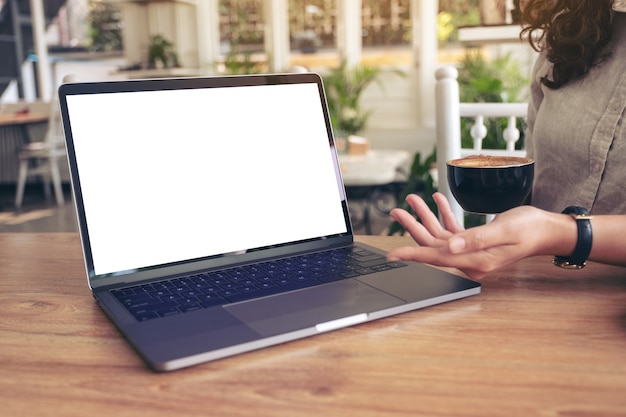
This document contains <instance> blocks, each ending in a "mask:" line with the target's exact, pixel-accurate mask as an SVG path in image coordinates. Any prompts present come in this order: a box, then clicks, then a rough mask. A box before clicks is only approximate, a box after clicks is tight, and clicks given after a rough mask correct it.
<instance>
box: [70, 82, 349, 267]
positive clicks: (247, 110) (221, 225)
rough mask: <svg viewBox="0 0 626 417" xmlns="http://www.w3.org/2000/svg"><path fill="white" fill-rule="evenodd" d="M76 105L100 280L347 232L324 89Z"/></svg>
mask: <svg viewBox="0 0 626 417" xmlns="http://www.w3.org/2000/svg"><path fill="white" fill-rule="evenodd" d="M67 106H68V114H69V118H70V124H71V129H72V137H73V143H74V149H75V153H76V160H77V169H78V173H79V178H80V185H81V191H82V198H83V203H84V204H83V205H84V210H85V215H86V226H87V231H88V233H89V241H90V245H91V249H92V255H93V265H94V272H95V273H96V274H97V275H101V274H111V273H113V274H115V273H120V272H123V271H130V270H135V269H136V268H143V267H150V266H155V265H162V264H168V263H172V262H178V261H183V260H190V259H197V258H202V257H207V256H213V255H219V254H224V253H230V252H237V251H243V250H247V249H253V248H260V247H265V246H270V245H276V244H281V243H285V242H294V241H301V240H306V239H312V238H316V237H322V236H329V235H334V234H340V233H345V232H347V226H346V221H345V218H344V214H343V210H342V200H343V199H344V196H343V195H342V194H341V193H342V187H341V186H340V184H339V183H338V181H337V176H336V172H335V170H336V168H335V166H334V164H333V159H332V157H331V154H330V152H332V150H331V147H330V145H329V141H328V133H327V130H326V124H325V121H324V115H323V112H322V107H321V104H320V97H319V92H318V88H317V85H316V84H315V83H311V84H285V85H261V86H246V87H228V88H204V89H188V90H164V91H143V92H122V93H104V94H85V95H69V96H68V97H67Z"/></svg>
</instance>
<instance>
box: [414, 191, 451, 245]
mask: <svg viewBox="0 0 626 417" xmlns="http://www.w3.org/2000/svg"><path fill="white" fill-rule="evenodd" d="M406 202H407V203H408V204H409V206H411V207H412V208H413V210H415V213H416V214H417V216H418V217H419V218H420V219H421V220H422V224H423V225H424V227H425V228H426V229H427V230H428V231H429V232H430V234H431V235H432V236H433V237H435V238H438V239H447V238H448V237H450V235H451V233H450V232H448V231H447V230H446V229H444V228H443V226H442V225H441V223H440V222H439V219H438V218H437V216H436V215H435V213H433V212H432V211H431V210H430V207H428V204H426V202H425V201H424V200H423V199H422V198H421V197H419V196H417V195H415V194H409V195H408V196H407V198H406Z"/></svg>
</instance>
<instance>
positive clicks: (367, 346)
mask: <svg viewBox="0 0 626 417" xmlns="http://www.w3.org/2000/svg"><path fill="white" fill-rule="evenodd" d="M359 240H362V241H366V242H368V243H372V244H374V245H376V246H379V247H381V248H383V249H390V248H392V247H395V246H398V245H404V244H407V243H410V242H411V241H410V240H408V239H406V238H400V237H378V236H367V237H359ZM549 261H550V259H549V258H548V257H538V258H531V259H528V260H524V261H521V262H519V263H517V264H515V265H513V266H511V267H509V268H506V269H503V270H501V271H498V272H496V273H493V274H491V275H489V276H488V277H486V278H484V279H483V280H482V282H483V285H484V286H483V293H482V294H481V295H478V296H473V297H470V298H466V299H463V300H458V301H454V302H451V303H447V304H442V305H438V306H433V307H429V308H426V309H423V310H418V311H415V312H411V313H406V314H402V315H400V316H396V317H391V318H386V319H383V320H378V321H375V322H371V323H365V324H361V325H358V326H355V327H351V328H348V329H342V330H338V331H335V332H331V333H326V334H322V335H318V336H315V337H311V338H307V339H304V340H299V341H295V342H290V343H286V344H283V345H279V346H275V347H271V348H267V349H263V350H259V351H255V352H250V353H246V354H242V355H239V356H235V357H231V358H226V359H223V360H219V361H216V362H211V363H207V364H203V365H199V366H195V367H192V368H188V369H184V370H181V371H176V372H173V373H168V374H156V373H152V372H151V371H149V370H148V369H147V368H146V367H145V366H144V364H143V363H142V362H141V360H140V359H139V358H138V356H136V355H135V354H134V352H133V351H132V350H131V348H130V347H129V346H128V345H127V344H126V342H125V341H124V340H123V339H122V338H121V336H120V335H119V333H118V332H117V331H116V330H115V328H114V327H113V326H112V325H111V324H110V322H109V321H108V320H107V319H106V318H105V316H104V314H103V313H102V312H101V311H100V310H99V309H98V307H96V305H95V303H94V301H93V299H92V298H91V296H90V294H89V291H88V289H87V282H86V280H85V277H84V270H83V260H82V256H81V252H80V245H79V240H78V236H77V235H76V234H0V274H1V276H0V415H2V416H7V417H8V416H11V417H18V416H38V415H54V416H62V417H63V416H107V417H111V416H115V417H123V416H151V417H153V416H157V417H158V416H167V417H172V416H176V417H181V416H289V417H293V416H317V417H319V416H366V417H369V416H394V417H395V416H421V415H427V416H480V417H485V416H498V417H502V416H525V417H526V416H624V415H626V268H619V267H610V266H603V265H598V264H593V263H590V265H588V266H587V267H586V268H585V269H583V270H581V271H566V270H562V269H558V268H556V267H554V266H552V265H551V264H550V262H549ZM416 279H419V277H416Z"/></svg>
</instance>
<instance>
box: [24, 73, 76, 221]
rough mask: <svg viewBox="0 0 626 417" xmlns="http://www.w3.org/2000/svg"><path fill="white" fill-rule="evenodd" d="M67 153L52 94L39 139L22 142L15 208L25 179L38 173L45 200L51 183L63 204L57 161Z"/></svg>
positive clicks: (68, 78) (70, 78)
mask: <svg viewBox="0 0 626 417" xmlns="http://www.w3.org/2000/svg"><path fill="white" fill-rule="evenodd" d="M75 81H76V77H75V76H73V75H66V76H65V77H64V78H63V82H64V83H67V82H75ZM65 156H66V151H65V138H64V135H63V123H62V121H61V112H60V110H59V98H58V95H57V94H54V96H53V98H52V100H51V102H50V106H49V118H48V129H47V131H46V134H45V136H44V139H43V140H42V141H37V142H30V143H28V144H25V145H24V147H23V148H22V149H21V150H20V151H19V153H18V159H19V172H18V178H17V189H16V193H15V208H16V209H18V210H19V209H20V208H21V207H22V202H23V199H24V189H25V188H26V180H27V179H28V178H29V177H31V176H35V175H37V176H40V177H41V178H42V180H43V184H44V193H45V196H46V199H49V198H50V183H52V188H53V189H54V196H55V199H56V203H57V205H58V206H62V205H64V204H65V198H64V197H63V184H62V183H61V171H60V169H59V161H60V160H61V159H63V158H65Z"/></svg>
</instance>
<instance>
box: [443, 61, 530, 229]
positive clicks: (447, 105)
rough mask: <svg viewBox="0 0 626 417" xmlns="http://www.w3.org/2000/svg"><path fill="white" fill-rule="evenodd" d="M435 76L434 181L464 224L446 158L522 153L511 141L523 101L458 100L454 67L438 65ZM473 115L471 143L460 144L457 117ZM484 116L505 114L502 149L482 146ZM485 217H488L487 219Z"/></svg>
mask: <svg viewBox="0 0 626 417" xmlns="http://www.w3.org/2000/svg"><path fill="white" fill-rule="evenodd" d="M435 77H436V79H437V82H436V86H435V113H436V123H437V184H438V189H439V191H440V192H441V193H443V194H444V195H445V196H446V197H447V198H448V200H449V201H450V205H451V206H452V210H453V211H454V214H455V216H456V218H457V220H458V222H459V224H461V225H463V224H464V213H463V209H462V208H461V206H459V204H458V203H457V202H456V200H455V199H454V196H453V195H452V192H451V191H450V188H449V186H448V179H447V170H446V161H449V160H450V159H456V158H461V157H463V156H467V155H472V154H487V155H514V156H525V155H526V151H525V150H516V149H515V144H516V142H517V141H518V140H519V138H520V132H519V130H518V129H517V123H516V122H517V119H518V118H525V117H526V114H527V109H528V104H527V103H460V102H459V84H458V81H457V77H458V71H457V70H456V68H454V67H450V66H446V67H442V68H439V69H438V70H437V71H436V73H435ZM464 117H467V118H473V119H474V124H473V125H472V127H471V130H470V134H471V136H472V140H473V144H474V146H473V147H472V148H462V147H461V118H464ZM485 118H507V119H508V122H507V127H506V128H505V129H504V131H503V138H504V140H505V141H506V149H505V150H504V149H500V150H495V149H483V147H482V141H483V139H484V138H485V137H486V136H487V127H486V126H485V124H484V120H485ZM488 220H489V219H488Z"/></svg>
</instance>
